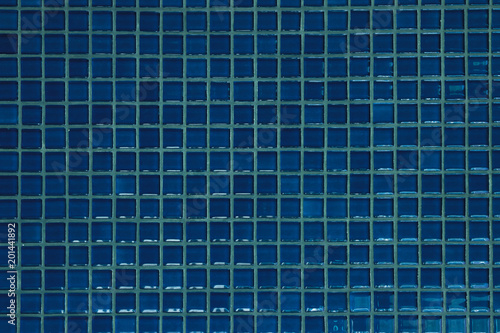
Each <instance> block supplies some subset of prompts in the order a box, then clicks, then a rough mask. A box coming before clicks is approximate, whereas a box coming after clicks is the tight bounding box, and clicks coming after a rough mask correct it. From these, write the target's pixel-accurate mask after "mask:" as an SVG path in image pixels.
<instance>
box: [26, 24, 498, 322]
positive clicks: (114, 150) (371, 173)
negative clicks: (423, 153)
mask: <svg viewBox="0 0 500 333" xmlns="http://www.w3.org/2000/svg"><path fill="white" fill-rule="evenodd" d="M254 20H255V21H256V18H254ZM302 40H303V39H302ZM254 43H256V42H254ZM302 43H304V40H303V42H302ZM393 43H394V44H395V41H393ZM136 46H137V45H136ZM183 58H185V56H184V57H183ZM302 62H303V60H302ZM185 63H186V62H184V66H186V65H185ZM66 66H68V63H67V62H66ZM160 66H162V65H160ZM395 66H397V62H395ZM255 67H256V64H255V62H254V73H256V68H255ZM67 69H68V68H67ZM396 70H397V69H396ZM136 71H137V72H138V69H136ZM184 73H185V72H184ZM254 76H255V74H254ZM183 81H186V80H185V79H183ZM184 87H186V85H184ZM42 89H43V88H42ZM184 89H186V88H184ZM302 89H303V88H302ZM257 93H258V91H255V94H256V95H257ZM396 93H397V92H395V94H396ZM42 95H45V94H42ZM185 96H186V95H185ZM184 103H185V102H184ZM254 112H255V111H254ZM138 117H139V113H137V114H136V121H137V120H138ZM160 117H162V116H161V113H160ZM185 117H186V115H185V114H184V118H185ZM348 117H349V115H348ZM396 117H397V116H396ZM443 119H444V118H443ZM466 123H467V122H466ZM184 124H186V119H184ZM372 126H373V125H372ZM418 127H419V128H421V127H420V125H419V126H418ZM489 127H491V124H490V125H489ZM301 128H304V125H301ZM183 133H184V134H183V135H184V141H183V142H186V140H185V138H186V137H185V136H186V131H184V132H183ZM347 133H348V134H347V135H348V140H349V139H350V135H351V134H350V133H351V131H350V130H348V131H347ZM467 133H468V131H465V135H466V136H467V135H468V134H467ZM115 135H116V134H115ZM162 135H163V133H160V138H161V136H162ZM395 137H396V139H395V140H397V136H395ZM115 139H116V137H115ZM466 140H467V137H466ZM256 141H257V140H256ZM467 141H468V140H467ZM115 142H116V141H115ZM325 148H326V146H325V147H324V148H323V149H325ZM301 150H302V155H303V149H301ZM65 151H66V152H68V148H65ZM113 153H114V155H115V154H116V149H113ZM90 155H92V154H90ZM183 155H184V158H186V155H185V154H183ZM115 156H116V155H115ZM90 158H92V157H90ZM208 158H209V157H208ZM277 158H278V159H279V156H278V157H277ZM490 160H491V159H490ZM160 163H162V162H160ZM325 163H326V161H325V162H324V164H325ZM348 163H350V159H348ZM371 163H374V161H373V160H372V161H371ZM138 164H139V163H138V161H136V167H137V165H138ZM490 164H491V162H490ZM43 168H45V166H43ZM254 168H255V170H257V161H256V160H254ZM136 170H137V169H136ZM490 170H492V169H490ZM45 172H46V171H45V170H44V171H43V173H42V174H43V175H45ZM369 173H370V177H371V179H373V171H370V172H369ZM420 173H421V172H420V171H419V174H420ZM182 174H183V178H185V177H184V176H185V175H186V172H183V173H182ZM136 175H139V173H138V172H137V171H136ZM301 177H302V179H303V177H304V175H303V174H302V173H301ZM418 179H419V185H420V186H419V188H421V185H422V183H421V178H420V177H418ZM349 181H350V180H349V179H348V182H349ZM468 184H469V183H468V181H467V182H465V186H469V185H468ZM90 186H92V185H90ZM185 186H186V185H185V184H184V187H185ZM373 186H374V185H373V182H371V187H372V188H373ZM396 186H397V185H396ZM19 188H20V186H19ZM68 189H69V184H66V192H68ZM138 189H139V188H138V184H136V191H138ZM184 190H185V191H186V187H185V188H184ZM256 191H257V184H254V193H257V192H256ZM184 193H186V192H184ZM419 196H420V195H419ZM183 197H184V198H183V200H184V202H185V200H186V197H185V196H183ZM254 197H255V195H254ZM113 198H114V199H115V198H116V196H113ZM42 199H45V197H44V196H42ZM419 200H421V198H420V199H419ZM113 202H115V201H114V200H113ZM277 204H278V205H279V201H278V203H277ZM371 205H372V211H373V209H374V207H373V202H371ZM395 205H397V202H395ZM466 205H467V200H466ZM18 207H19V210H18V213H19V214H20V213H21V211H20V205H18ZM442 207H444V205H443V206H442ZM208 208H209V207H208ZM43 209H44V208H42V210H43ZM91 209H92V208H91V207H90V210H91ZM160 209H162V208H160ZM256 209H257V207H254V214H255V213H256V212H257V211H256ZM278 209H279V207H278ZM324 209H325V210H326V206H325V207H324ZM492 209H493V208H492V205H490V210H491V212H493V210H492ZM42 214H43V211H42ZM66 214H69V207H66ZM491 216H493V215H491ZM418 220H419V221H421V220H420V219H418ZM301 223H302V224H303V223H304V221H301ZM114 225H115V224H114ZM160 225H161V226H162V227H163V224H160ZM209 225H210V223H209V224H207V228H210V227H209ZM185 227H186V226H184V228H185ZM115 228H116V225H115ZM325 228H326V226H325ZM395 228H397V225H396V226H395ZM443 228H444V227H443ZM466 230H467V233H468V229H466ZM254 233H255V235H256V230H255V231H254ZM254 237H256V236H254ZM44 239H45V235H44ZM254 239H256V238H254ZM467 239H468V237H467ZM182 244H183V247H184V248H185V246H186V244H187V243H185V242H183V243H182ZM257 244H258V243H257ZM350 244H351V243H350V242H348V245H350ZM419 244H420V242H419ZM465 244H466V245H468V244H469V241H466V243H465ZM44 245H45V243H42V246H44ZM369 245H370V246H371V245H372V241H370V242H369ZM115 246H116V245H115ZM252 246H254V247H255V244H254V245H252ZM301 247H302V249H304V245H301ZM207 251H210V248H209V247H208V248H207ZM278 251H279V250H278ZM396 251H397V249H396ZM489 251H490V254H492V247H491V248H490V250H489ZM68 252H69V251H66V255H67V256H69V253H68ZM467 252H468V251H467ZM467 252H466V253H467ZM301 253H304V252H303V251H301ZM42 256H43V254H42ZM161 256H162V255H161V254H160V257H161ZM255 259H256V257H255V251H254V260H255ZM467 259H468V258H467V257H466V260H467ZM467 261H468V260H467ZM209 267H210V266H209ZM113 268H115V267H113ZM467 268H468V267H467V265H466V269H467ZM186 271H187V269H186ZM325 274H326V271H325ZM396 274H397V273H396ZM466 276H468V275H466ZM257 277H258V276H257V272H256V271H255V275H254V278H255V279H256V280H257ZM184 278H185V283H187V280H186V279H187V277H186V274H185V277H184ZM160 279H162V277H160ZM208 279H209V278H208ZM396 281H397V279H396ZM419 292H420V290H419ZM183 293H184V294H187V293H188V292H187V291H186V290H183ZM302 295H304V290H302ZM395 297H397V296H395ZM301 299H302V302H303V309H304V306H305V303H304V297H302V298H301ZM372 299H373V298H372ZM115 301H116V300H115ZM160 302H161V301H160ZM184 302H186V298H184ZM256 305H257V301H256V300H255V303H254V306H256ZM419 308H420V307H419ZM231 317H232V316H231ZM372 324H373V323H372ZM302 325H303V327H302V328H303V329H305V322H303V324H302Z"/></svg>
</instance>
